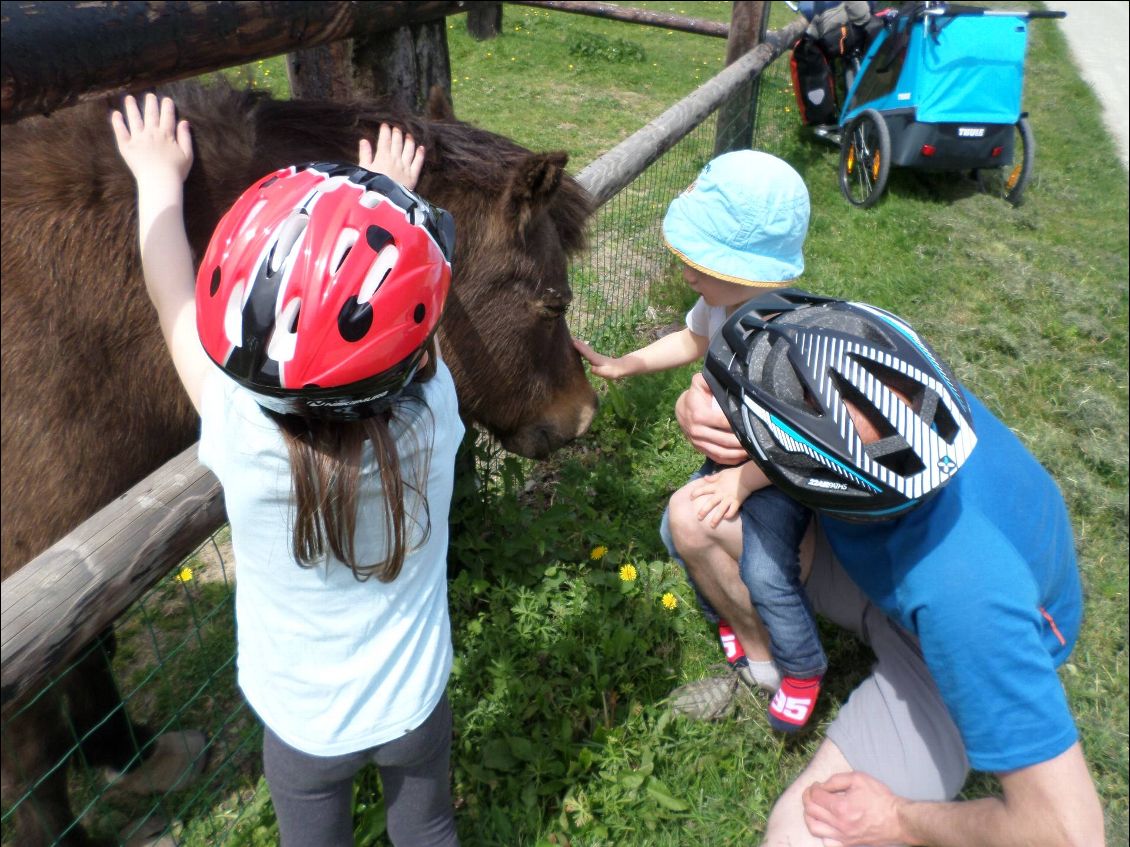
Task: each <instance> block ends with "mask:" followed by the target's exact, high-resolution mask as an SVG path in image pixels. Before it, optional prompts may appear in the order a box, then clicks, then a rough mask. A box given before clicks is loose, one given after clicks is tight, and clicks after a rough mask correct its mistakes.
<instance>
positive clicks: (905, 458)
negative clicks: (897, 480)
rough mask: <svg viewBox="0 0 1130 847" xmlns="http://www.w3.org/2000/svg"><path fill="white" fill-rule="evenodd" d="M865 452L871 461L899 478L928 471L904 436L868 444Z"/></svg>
mask: <svg viewBox="0 0 1130 847" xmlns="http://www.w3.org/2000/svg"><path fill="white" fill-rule="evenodd" d="M864 450H865V451H866V452H867V455H868V457H869V458H870V459H871V461H873V462H876V463H878V464H880V465H882V466H883V467H884V468H886V469H887V470H889V471H893V472H894V473H896V474H898V475H899V476H904V477H905V476H914V475H915V474H919V473H922V471H924V470H926V466H925V465H924V464H922V459H921V458H919V456H918V455H917V454H916V453H915V452H914V450H912V449H911V448H910V446H909V445H908V444H907V443H906V439H905V438H903V437H902V436H893V437H891V438H884V439H882V440H881V441H875V442H873V443H871V444H868V445H867V446H866V447H865V448H864Z"/></svg>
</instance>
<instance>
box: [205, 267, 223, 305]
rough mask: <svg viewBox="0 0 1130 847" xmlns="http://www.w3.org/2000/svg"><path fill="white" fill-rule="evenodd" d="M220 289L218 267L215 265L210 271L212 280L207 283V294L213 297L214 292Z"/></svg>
mask: <svg viewBox="0 0 1130 847" xmlns="http://www.w3.org/2000/svg"><path fill="white" fill-rule="evenodd" d="M219 290H220V269H219V267H218V266H217V267H216V268H215V269H214V270H213V271H212V281H211V282H210V283H209V284H208V296H209V297H215V296H216V292H217V291H219Z"/></svg>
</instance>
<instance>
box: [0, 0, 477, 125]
mask: <svg viewBox="0 0 1130 847" xmlns="http://www.w3.org/2000/svg"><path fill="white" fill-rule="evenodd" d="M462 11H466V5H465V3H464V2H461V0H420V2H412V3H402V2H395V0H371V2H366V3H351V2H344V0H335V2H315V0H287V2H284V0H239V2H225V3H209V2H204V1H203V0H191V1H190V2H176V3H170V2H159V0H138V2H111V0H55V2H10V1H9V0H6V2H4V3H3V4H2V8H0V22H2V27H0V50H2V59H0V121H3V122H11V121H15V120H19V119H20V118H21V117H24V116H26V115H32V114H46V113H48V112H50V111H52V110H54V109H58V108H60V107H62V106H68V105H72V104H74V103H77V102H79V101H81V100H85V99H89V98H91V97H95V96H99V95H103V94H108V93H111V92H115V91H118V90H120V89H123V88H140V87H143V86H152V85H158V84H160V83H165V82H171V81H172V80H175V79H182V78H185V77H190V76H195V75H197V74H201V73H205V72H207V71H214V70H218V69H220V68H225V67H229V66H231V65H237V64H243V63H246V62H250V61H253V60H255V59H261V58H264V57H267V56H275V55H279V54H282V53H287V52H290V51H292V50H296V49H300V48H304V47H313V46H316V45H318V44H326V43H329V42H331V41H336V40H340V39H342V38H350V37H358V36H361V35H367V34H371V33H376V32H383V31H387V30H390V29H396V28H397V27H401V26H408V25H411V24H420V23H423V22H425V21H431V20H435V19H437V18H442V17H444V16H446V15H450V14H454V13H456V12H462Z"/></svg>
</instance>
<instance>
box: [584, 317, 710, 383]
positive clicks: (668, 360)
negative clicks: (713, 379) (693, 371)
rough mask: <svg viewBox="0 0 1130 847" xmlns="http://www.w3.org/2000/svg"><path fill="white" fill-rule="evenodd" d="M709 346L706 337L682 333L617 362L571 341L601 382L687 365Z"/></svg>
mask: <svg viewBox="0 0 1130 847" xmlns="http://www.w3.org/2000/svg"><path fill="white" fill-rule="evenodd" d="M709 342H710V339H709V338H707V337H706V336H705V335H698V334H697V333H694V332H691V331H690V330H689V329H681V330H679V331H678V332H673V333H671V334H670V335H665V336H663V337H662V338H660V339H659V340H658V341H653V342H652V343H651V344H649V345H647V346H646V347H643V348H641V349H639V350H636V351H634V352H632V353H627V354H625V355H623V356H620V357H619V358H613V357H610V356H604V355H602V354H600V353H597V352H596V351H595V350H593V349H592V348H591V347H589V345H587V344H585V342H583V341H581V340H579V339H576V338H574V339H573V346H574V347H576V348H577V352H578V353H580V354H581V355H582V356H584V357H585V359H586V360H587V361H588V363H589V364H590V365H591V366H592V372H593V374H595V375H596V376H599V377H603V378H604V379H620V378H622V377H625V376H635V375H637V374H649V373H655V372H656V371H666V370H670V369H671V368H677V367H680V366H682V365H689V364H690V363H691V362H695V361H698V360H699V359H701V358H702V357H703V356H705V355H706V347H707V345H708V344H709Z"/></svg>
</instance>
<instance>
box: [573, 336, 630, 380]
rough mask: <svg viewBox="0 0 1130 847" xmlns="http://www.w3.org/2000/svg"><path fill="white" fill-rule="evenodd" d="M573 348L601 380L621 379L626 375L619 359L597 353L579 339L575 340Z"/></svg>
mask: <svg viewBox="0 0 1130 847" xmlns="http://www.w3.org/2000/svg"><path fill="white" fill-rule="evenodd" d="M573 347H575V348H576V350H577V352H578V353H580V354H581V356H582V357H584V359H585V361H586V362H588V363H589V365H591V366H592V372H593V375H594V376H599V377H600V378H601V379H620V377H622V376H624V375H625V374H624V368H623V365H622V364H621V362H620V360H619V359H614V358H612V357H611V356H605V355H603V354H601V353H597V352H596V351H595V350H593V349H592V348H591V347H589V345H587V344H585V342H583V341H581V340H580V339H579V338H574V339H573Z"/></svg>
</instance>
